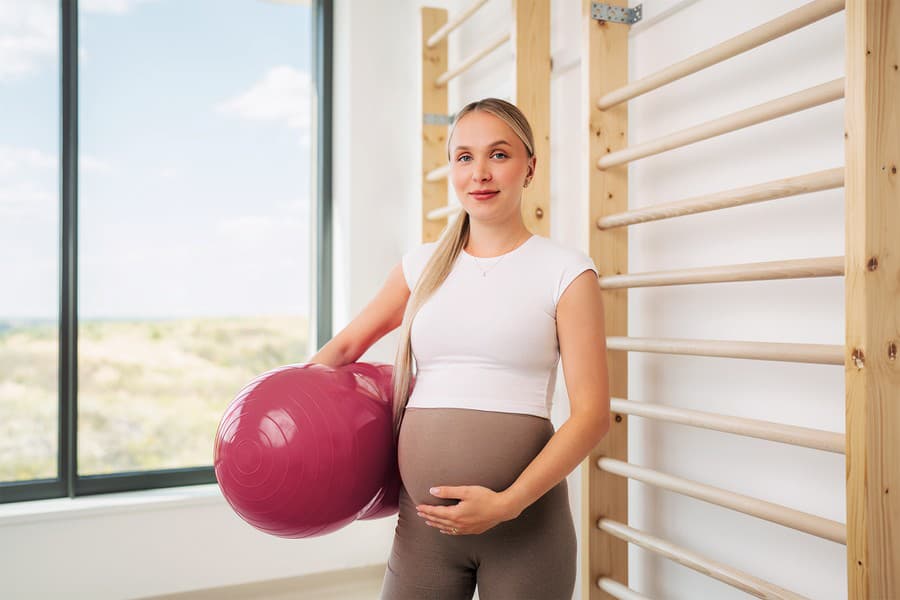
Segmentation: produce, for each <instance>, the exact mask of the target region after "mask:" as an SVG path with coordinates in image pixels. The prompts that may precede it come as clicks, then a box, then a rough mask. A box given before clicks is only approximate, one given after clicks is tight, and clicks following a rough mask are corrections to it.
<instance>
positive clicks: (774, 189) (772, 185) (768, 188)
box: [597, 167, 844, 230]
mask: <svg viewBox="0 0 900 600" xmlns="http://www.w3.org/2000/svg"><path fill="white" fill-rule="evenodd" d="M843 185H844V167H835V168H833V169H826V170H824V171H816V172H815V173H807V174H805V175H797V176H794V177H786V178H784V179H775V180H773V181H767V182H765V183H758V184H755V185H751V186H746V187H741V188H735V189H732V190H726V191H724V192H716V193H714V194H707V195H704V196H696V197H694V198H688V199H686V200H676V201H675V202H664V203H661V204H654V205H653V206H647V207H644V208H637V209H634V210H628V211H625V212H619V213H614V214H611V215H607V216H605V217H601V218H599V219H597V228H598V229H601V230H607V229H612V228H614V227H622V226H624V225H634V224H635V223H646V222H648V221H658V220H660V219H671V218H674V217H683V216H685V215H694V214H697V213H701V212H707V211H712V210H720V209H723V208H731V207H733V206H743V205H745V204H753V203H754V202H763V201H766V200H774V199H776V198H785V197H788V196H796V195H799V194H809V193H811V192H818V191H821V190H830V189H833V188H839V187H843Z"/></svg>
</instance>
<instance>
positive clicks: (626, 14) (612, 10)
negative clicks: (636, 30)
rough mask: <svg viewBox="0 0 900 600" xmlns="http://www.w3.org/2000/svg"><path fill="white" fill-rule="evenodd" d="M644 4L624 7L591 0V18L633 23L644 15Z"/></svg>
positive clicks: (627, 23)
mask: <svg viewBox="0 0 900 600" xmlns="http://www.w3.org/2000/svg"><path fill="white" fill-rule="evenodd" d="M643 6H644V5H643V4H638V5H637V6H635V7H634V8H623V7H621V6H613V5H611V4H604V3H603V2H591V18H592V19H596V20H597V21H609V22H611V23H625V24H626V25H633V24H635V23H637V22H638V21H640V20H641V18H642V17H643V15H644V11H643V8H642V7H643Z"/></svg>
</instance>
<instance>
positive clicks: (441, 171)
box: [425, 164, 450, 183]
mask: <svg viewBox="0 0 900 600" xmlns="http://www.w3.org/2000/svg"><path fill="white" fill-rule="evenodd" d="M449 174H450V165H449V164H446V165H444V166H442V167H438V168H437V169H432V170H431V171H428V174H427V175H425V181H428V182H431V183H433V182H435V181H440V180H441V179H446V177H447V175H449Z"/></svg>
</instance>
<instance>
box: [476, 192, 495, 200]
mask: <svg viewBox="0 0 900 600" xmlns="http://www.w3.org/2000/svg"><path fill="white" fill-rule="evenodd" d="M498 193H499V192H469V195H470V196H472V197H473V198H475V199H476V200H488V199H490V198H493V197H494V196H496V195H497V194H498Z"/></svg>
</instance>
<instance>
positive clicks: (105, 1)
mask: <svg viewBox="0 0 900 600" xmlns="http://www.w3.org/2000/svg"><path fill="white" fill-rule="evenodd" d="M150 1H151V0H80V1H79V2H78V8H79V10H81V11H83V12H90V13H98V14H108V15H123V14H125V13H127V12H129V11H130V10H131V9H132V8H134V7H135V6H137V5H138V4H144V3H146V2H150Z"/></svg>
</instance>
